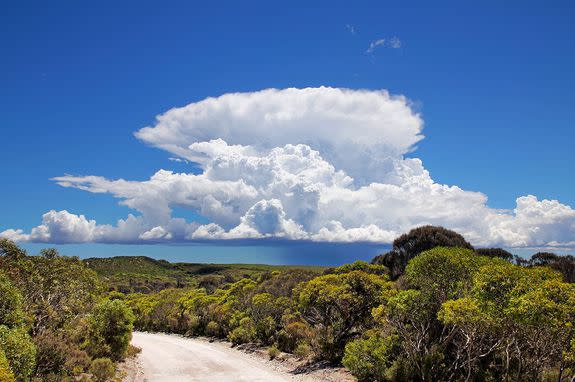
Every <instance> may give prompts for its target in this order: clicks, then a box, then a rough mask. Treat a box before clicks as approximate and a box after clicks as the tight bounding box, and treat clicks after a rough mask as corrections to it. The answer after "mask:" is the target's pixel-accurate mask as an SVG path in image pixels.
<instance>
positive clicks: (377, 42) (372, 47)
mask: <svg viewBox="0 0 575 382" xmlns="http://www.w3.org/2000/svg"><path fill="white" fill-rule="evenodd" d="M383 45H385V39H384V38H380V39H378V40H374V41H372V42H370V43H369V47H368V48H367V50H366V51H365V53H373V52H374V51H375V49H376V48H377V47H378V46H383Z"/></svg>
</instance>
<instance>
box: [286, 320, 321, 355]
mask: <svg viewBox="0 0 575 382" xmlns="http://www.w3.org/2000/svg"><path fill="white" fill-rule="evenodd" d="M312 336H313V331H312V330H311V328H310V327H309V325H308V324H307V323H305V322H301V321H294V322H290V323H289V324H286V325H285V326H284V327H283V329H282V330H280V332H279V333H278V346H279V348H280V349H281V350H283V351H285V352H288V353H292V352H294V350H295V349H296V347H297V346H298V344H300V343H304V342H309V340H311V338H312Z"/></svg>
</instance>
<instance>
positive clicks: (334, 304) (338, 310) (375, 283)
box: [295, 271, 390, 363]
mask: <svg viewBox="0 0 575 382" xmlns="http://www.w3.org/2000/svg"><path fill="white" fill-rule="evenodd" d="M389 288H390V283H389V282H387V281H386V278H385V277H382V276H378V275H374V274H369V273H365V272H363V271H352V272H349V273H344V274H331V275H325V276H320V277H316V278H315V279H313V280H311V281H309V282H307V283H305V284H302V285H301V286H300V287H299V288H298V289H297V291H296V292H295V294H296V296H297V297H296V298H297V299H298V302H299V308H300V311H301V314H302V317H303V318H304V319H305V320H306V321H307V322H308V323H309V324H310V325H311V326H312V327H313V328H314V329H315V331H316V338H315V339H316V341H317V345H318V350H319V352H318V354H319V355H320V357H322V358H323V359H326V360H329V361H332V362H335V363H337V362H339V361H340V360H341V357H342V356H343V349H344V347H345V344H346V343H347V342H348V341H349V340H350V339H352V338H354V337H356V336H357V335H359V334H360V333H362V332H363V331H364V330H365V329H368V328H369V327H370V326H371V325H372V324H373V317H372V315H371V311H372V309H373V308H375V307H377V306H378V305H379V304H380V303H381V302H382V298H383V295H384V293H385V291H387V290H388V289H389Z"/></svg>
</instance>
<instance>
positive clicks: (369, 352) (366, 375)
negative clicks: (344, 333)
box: [342, 335, 399, 382]
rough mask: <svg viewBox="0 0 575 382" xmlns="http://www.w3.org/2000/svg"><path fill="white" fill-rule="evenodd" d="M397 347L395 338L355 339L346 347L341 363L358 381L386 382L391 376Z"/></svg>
mask: <svg viewBox="0 0 575 382" xmlns="http://www.w3.org/2000/svg"><path fill="white" fill-rule="evenodd" d="M398 345H399V340H398V338H397V337H396V336H387V337H381V336H379V335H371V336H368V337H367V338H361V339H357V340H355V341H352V342H350V343H348V344H347V345H346V347H345V355H344V357H343V360H342V363H343V365H344V366H345V367H347V368H348V369H349V371H351V372H352V374H353V375H355V376H356V377H357V379H358V380H359V381H377V382H380V381H387V380H389V379H391V378H392V376H393V371H394V370H393V366H394V360H396V359H397V358H398V351H399V346H398Z"/></svg>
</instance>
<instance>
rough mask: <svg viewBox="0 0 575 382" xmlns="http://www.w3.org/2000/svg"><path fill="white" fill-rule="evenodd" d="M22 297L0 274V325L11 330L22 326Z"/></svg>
mask: <svg viewBox="0 0 575 382" xmlns="http://www.w3.org/2000/svg"><path fill="white" fill-rule="evenodd" d="M23 320H24V313H23V312H22V295H21V294H20V292H19V291H18V289H16V287H14V286H13V285H12V283H11V282H10V280H8V278H7V277H6V276H5V275H4V274H3V273H0V325H5V326H7V327H9V328H13V327H15V326H18V325H20V324H22V322H23Z"/></svg>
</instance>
